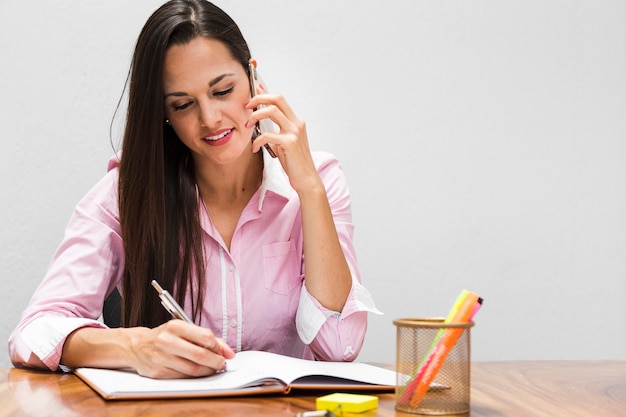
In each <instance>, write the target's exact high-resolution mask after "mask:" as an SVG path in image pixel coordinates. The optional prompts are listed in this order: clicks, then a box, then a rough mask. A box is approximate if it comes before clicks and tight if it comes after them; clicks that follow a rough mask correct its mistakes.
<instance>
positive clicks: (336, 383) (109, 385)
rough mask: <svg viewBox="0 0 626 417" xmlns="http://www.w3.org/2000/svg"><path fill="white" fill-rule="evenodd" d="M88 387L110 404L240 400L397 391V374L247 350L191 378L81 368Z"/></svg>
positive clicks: (358, 365)
mask: <svg viewBox="0 0 626 417" xmlns="http://www.w3.org/2000/svg"><path fill="white" fill-rule="evenodd" d="M74 373H75V374H76V375H78V377H79V378H81V379H82V380H83V381H85V383H87V384H88V385H89V386H90V387H91V388H92V389H94V390H95V391H96V392H98V393H99V394H100V395H101V396H102V397H103V398H105V399H107V400H123V399H143V398H145V399H148V398H181V397H211V396H242V395H252V394H262V393H288V392H289V391H290V390H291V389H313V390H335V391H387V392H389V391H393V390H394V388H395V384H396V373H395V372H394V371H390V370H388V369H384V368H379V367H376V366H372V365H368V364H365V363H360V362H318V361H309V360H304V359H296V358H291V357H288V356H283V355H278V354H275V353H269V352H259V351H246V352H239V353H237V355H236V357H235V358H234V359H230V360H228V369H227V371H225V372H220V373H218V374H215V375H212V376H209V377H203V378H190V379H151V378H146V377H142V376H140V375H138V374H137V373H136V372H134V371H130V370H110V369H95V368H78V369H75V370H74Z"/></svg>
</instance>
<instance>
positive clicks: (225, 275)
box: [9, 0, 376, 378]
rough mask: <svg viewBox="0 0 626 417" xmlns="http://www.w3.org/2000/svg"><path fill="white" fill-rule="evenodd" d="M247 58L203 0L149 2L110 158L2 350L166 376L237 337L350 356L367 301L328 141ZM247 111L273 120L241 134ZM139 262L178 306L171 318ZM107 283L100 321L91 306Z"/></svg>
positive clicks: (43, 360) (231, 345) (220, 361)
mask: <svg viewBox="0 0 626 417" xmlns="http://www.w3.org/2000/svg"><path fill="white" fill-rule="evenodd" d="M251 64H254V61H253V60H252V57H251V55H250V52H249V50H248V47H247V45H246V42H245V40H244V39H243V37H242V35H241V33H240V31H239V29H238V28H237V26H236V24H235V23H234V22H233V21H232V20H231V19H230V17H229V16H228V15H226V14H225V13H224V12H223V11H222V10H220V9H219V8H217V7H216V6H214V5H212V4H211V3H208V2H206V1H200V0H174V1H170V2H168V3H166V4H164V5H163V6H162V7H161V8H159V9H158V10H157V11H156V12H155V13H154V14H153V15H152V16H151V17H150V18H149V20H148V21H147V23H146V24H145V26H144V28H143V30H142V32H141V34H140V36H139V39H138V41H137V45H136V49H135V52H134V56H133V59H132V64H131V71H130V74H129V106H128V112H127V118H126V127H125V132H124V137H123V143H122V150H121V152H120V154H119V158H118V157H116V158H113V159H112V160H111V162H110V164H109V171H108V173H107V175H106V176H105V177H104V178H103V179H102V180H101V181H100V182H99V183H98V184H97V185H96V186H95V187H93V188H92V190H91V191H90V192H89V193H88V194H87V195H86V196H85V197H84V198H83V199H82V200H81V201H80V202H79V203H78V205H77V207H76V210H75V212H74V214H73V216H72V218H71V219H70V222H69V224H68V226H67V229H66V234H65V238H64V240H63V242H62V244H61V246H60V247H59V249H58V250H57V252H56V253H55V255H54V257H53V260H52V263H51V265H50V267H49V270H48V272H47V274H46V276H45V278H44V280H43V281H42V283H41V284H40V286H39V287H38V289H37V290H36V292H35V294H34V295H33V298H32V299H31V302H30V303H29V305H28V307H27V308H26V310H25V311H24V313H23V316H22V320H21V322H20V323H19V324H18V326H17V328H16V329H15V330H14V332H13V334H12V335H11V338H10V340H9V349H10V354H11V359H12V361H13V363H14V364H15V365H16V366H29V367H40V368H48V369H52V370H56V369H58V368H59V367H60V366H67V367H70V368H71V367H78V366H89V367H103V368H126V367H130V368H134V369H136V370H137V371H138V372H139V373H140V374H142V375H146V376H150V377H155V378H176V377H186V376H201V375H210V374H212V373H215V372H217V371H220V370H222V369H223V368H224V366H225V361H226V359H229V358H232V357H233V356H234V355H235V354H236V352H237V351H241V350H265V351H271V352H276V353H280V354H284V355H289V356H295V357H301V358H308V359H318V360H335V361H350V360H353V359H354V358H355V357H356V355H357V354H358V352H359V350H360V348H361V345H362V342H363V338H364V334H365V330H366V323H367V322H366V320H367V318H366V315H367V312H368V311H373V312H375V311H376V309H375V307H374V305H373V302H372V300H371V298H370V296H369V293H368V292H367V291H366V290H365V289H364V288H363V287H362V286H361V284H360V277H359V272H358V268H357V263H356V258H355V253H354V247H353V244H352V229H353V226H352V223H351V211H350V210H351V209H350V199H349V192H348V189H347V186H346V182H345V178H344V176H343V174H342V172H341V170H340V168H339V166H338V162H337V160H336V159H335V158H334V157H333V156H332V155H330V154H326V153H316V152H311V151H310V150H309V145H308V140H307V134H306V129H305V124H304V122H303V121H302V120H300V119H299V118H298V117H297V116H296V115H295V114H294V112H293V110H292V109H291V107H290V106H289V104H288V103H287V102H286V101H285V99H284V98H283V97H281V96H279V95H272V94H268V93H267V92H266V91H265V90H264V89H263V87H262V86H259V87H258V89H257V91H251V87H250V82H249V80H250V76H251V72H252V71H254V65H252V66H251ZM253 89H254V87H253ZM255 93H256V95H255ZM263 119H265V120H271V121H272V122H273V123H274V124H275V125H276V126H277V129H275V131H273V132H265V133H262V134H260V135H256V134H255V125H256V124H257V123H258V122H259V121H261V120H263ZM270 151H271V152H270ZM270 153H272V154H275V155H276V158H274V157H272V156H271V155H270ZM153 279H156V280H157V281H158V282H159V283H160V284H161V286H162V287H163V288H165V289H166V290H168V291H169V292H170V293H172V295H173V296H174V298H175V299H176V300H177V301H178V303H179V304H180V305H181V306H182V307H183V309H184V310H185V312H186V313H187V315H188V316H189V317H190V318H191V321H192V322H193V323H187V322H185V321H183V320H170V316H169V313H168V312H167V311H166V310H164V309H163V308H162V306H161V305H160V300H159V298H158V296H157V294H156V293H155V291H154V289H153V288H152V286H151V285H150V283H151V281H152V280H153ZM116 287H117V288H119V289H120V292H121V294H122V299H123V301H122V321H123V323H122V324H123V327H121V328H115V329H113V328H108V327H107V326H105V325H104V324H103V323H102V322H100V321H98V317H99V316H100V314H101V311H102V305H103V302H104V299H105V298H106V296H107V295H108V294H110V293H111V292H112V291H113V290H114V288H116Z"/></svg>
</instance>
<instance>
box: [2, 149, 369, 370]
mask: <svg viewBox="0 0 626 417" xmlns="http://www.w3.org/2000/svg"><path fill="white" fill-rule="evenodd" d="M264 152H265V151H264ZM313 157H314V160H315V164H316V167H317V170H318V172H319V175H320V177H321V179H322V181H323V182H324V184H325V186H326V190H327V195H328V199H329V202H330V206H331V210H332V213H333V217H334V220H335V225H336V229H337V233H338V235H339V240H340V242H341V247H342V248H343V252H344V255H345V257H346V260H347V262H348V265H349V267H350V270H351V272H352V289H351V291H350V295H349V297H348V300H347V302H346V304H345V306H344V308H343V310H342V311H341V312H335V311H329V310H326V309H325V308H324V307H322V306H321V305H320V303H319V302H318V301H317V300H316V299H315V298H313V297H312V296H311V295H310V294H309V293H308V292H307V290H306V287H305V285H304V274H305V271H304V263H303V241H302V224H301V218H300V201H299V199H298V196H297V194H296V193H295V191H294V190H293V189H292V188H291V187H290V185H289V181H288V178H287V176H286V174H285V173H284V171H283V170H282V167H281V165H280V163H279V162H278V160H276V159H273V158H269V157H267V155H265V154H264V162H265V168H264V172H263V182H262V185H261V187H260V188H259V190H257V191H256V193H255V194H254V196H253V197H252V198H251V200H250V202H249V203H248V205H247V206H246V208H245V209H244V210H243V213H242V215H241V218H240V219H239V223H238V224H237V227H236V230H235V233H234V235H233V238H232V243H231V248H230V250H227V249H226V246H225V245H224V243H223V240H222V238H221V236H220V235H219V233H218V232H217V230H216V229H215V227H214V226H213V224H212V222H211V219H210V218H209V216H208V214H207V212H206V211H205V210H204V209H201V211H200V216H201V219H200V220H201V225H202V228H203V230H204V233H203V240H204V245H205V253H206V261H207V272H206V283H207V285H206V294H205V303H204V306H203V309H202V314H201V317H200V323H198V324H200V325H202V326H205V327H209V328H210V329H211V330H212V331H213V332H214V333H215V334H216V335H217V336H218V337H222V338H223V339H224V340H225V341H226V342H227V343H228V344H229V345H230V346H231V347H232V348H233V349H234V350H236V351H242V350H264V351H270V352H276V353H281V354H284V355H289V356H295V357H301V358H307V359H313V358H315V359H318V360H333V361H350V360H353V359H355V358H356V356H357V355H358V352H359V351H360V349H361V346H362V344H363V338H364V336H365V331H366V327H367V312H373V313H377V314H379V313H380V312H379V311H378V310H377V309H376V307H375V305H374V302H373V300H372V297H371V296H370V294H369V292H368V291H367V290H366V289H365V288H364V287H363V286H362V285H361V282H360V281H361V280H360V275H359V270H358V267H357V260H356V255H355V251H354V246H353V243H352V234H353V224H352V215H351V208H350V194H349V190H348V187H347V184H346V180H345V177H344V175H343V172H342V171H341V169H340V167H339V162H338V161H337V159H336V158H335V157H333V156H332V155H330V154H328V153H321V152H314V153H313ZM117 183H118V170H117V160H116V159H115V158H114V159H112V160H111V162H110V163H109V171H108V173H107V175H106V176H104V177H103V179H102V180H101V181H100V182H98V183H97V184H96V185H95V186H94V187H93V188H92V189H91V190H90V191H89V193H88V194H87V195H86V196H85V197H84V198H83V199H82V200H81V201H80V202H79V203H78V205H77V206H76V208H75V211H74V213H73V215H72V217H71V219H70V221H69V223H68V225H67V228H66V231H65V237H64V239H63V241H62V243H61V245H60V247H59V248H58V250H57V252H56V253H55V254H54V257H53V259H52V262H51V264H50V267H49V269H48V271H47V273H46V276H45V277H44V279H43V281H42V282H41V284H40V285H39V287H38V288H37V290H36V291H35V293H34V295H33V297H32V299H31V301H30V303H29V305H28V307H27V308H26V310H25V311H24V313H23V315H22V319H21V321H20V323H19V324H18V326H17V327H16V328H15V330H14V331H13V333H12V335H11V337H10V339H9V352H10V356H11V360H12V362H13V364H14V365H15V366H28V367H39V368H48V369H51V370H57V369H58V368H59V365H60V363H59V362H60V357H61V352H62V348H63V343H64V341H65V338H66V337H67V336H68V335H69V334H70V333H71V332H72V331H74V330H76V329H78V328H80V327H85V326H92V327H103V328H104V327H106V326H105V325H104V324H103V323H102V321H101V319H100V316H101V312H102V306H103V302H104V299H105V297H106V295H108V294H109V293H110V292H111V291H113V289H114V288H115V287H117V286H119V285H120V281H121V278H122V272H123V270H124V251H123V241H122V236H121V231H120V224H119V211H118V200H117ZM201 207H202V205H201ZM146 283H147V284H146V285H149V280H148V279H147V280H146ZM156 296H157V295H156V293H155V297H156ZM189 304H190V303H185V305H186V306H188V305H189ZM185 310H186V311H187V313H188V314H190V311H189V310H188V309H187V308H185Z"/></svg>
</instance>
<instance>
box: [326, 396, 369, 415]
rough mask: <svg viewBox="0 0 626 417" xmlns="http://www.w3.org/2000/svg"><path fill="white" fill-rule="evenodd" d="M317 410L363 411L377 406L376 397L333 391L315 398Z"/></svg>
mask: <svg viewBox="0 0 626 417" xmlns="http://www.w3.org/2000/svg"><path fill="white" fill-rule="evenodd" d="M315 407H316V408H317V409H318V410H330V411H335V410H337V411H338V410H341V411H342V412H344V413H364V412H366V411H369V410H375V409H376V408H378V397H376V396H374V395H363V394H344V393H335V394H329V395H325V396H323V397H318V398H317V399H316V400H315Z"/></svg>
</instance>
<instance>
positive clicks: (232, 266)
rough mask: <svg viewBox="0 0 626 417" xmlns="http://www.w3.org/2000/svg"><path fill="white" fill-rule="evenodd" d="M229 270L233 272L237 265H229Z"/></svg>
mask: <svg viewBox="0 0 626 417" xmlns="http://www.w3.org/2000/svg"><path fill="white" fill-rule="evenodd" d="M228 270H229V271H230V272H233V271H234V270H235V265H233V264H230V265H228Z"/></svg>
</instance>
